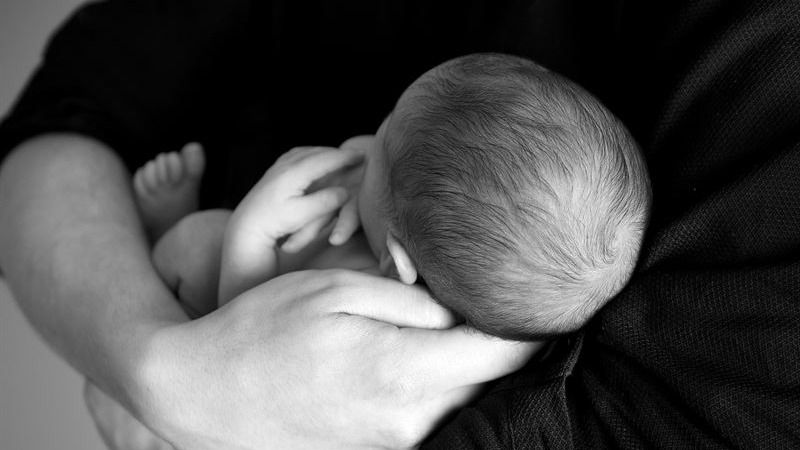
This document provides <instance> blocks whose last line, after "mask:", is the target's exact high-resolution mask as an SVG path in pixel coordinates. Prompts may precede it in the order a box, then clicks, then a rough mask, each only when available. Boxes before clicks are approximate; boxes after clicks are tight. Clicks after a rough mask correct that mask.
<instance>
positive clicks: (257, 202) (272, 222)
mask: <svg viewBox="0 0 800 450" xmlns="http://www.w3.org/2000/svg"><path fill="white" fill-rule="evenodd" d="M362 156H363V152H361V151H359V150H357V149H343V150H339V149H337V148H330V147H298V148H295V149H293V150H291V151H289V152H287V153H286V154H284V155H283V156H281V157H280V158H279V159H278V160H277V161H276V162H275V164H274V165H273V166H272V167H271V168H270V169H269V170H267V172H266V173H265V174H264V176H263V177H262V178H261V180H260V181H259V182H258V183H257V184H256V185H255V187H253V189H251V190H250V192H249V193H248V194H247V196H246V197H245V198H244V200H242V202H241V203H240V204H239V206H238V207H237V208H236V210H235V211H234V212H233V215H232V216H231V219H230V221H229V222H228V227H227V229H226V231H225V239H224V242H223V248H222V263H221V268H220V282H219V304H220V306H222V305H224V304H225V303H226V302H228V301H229V300H230V299H232V298H234V297H235V296H237V295H238V294H240V293H242V292H244V291H246V290H248V289H250V288H252V287H255V286H256V285H258V284H260V283H263V282H265V281H267V280H269V279H270V278H272V277H274V276H275V275H277V245H278V241H279V240H280V239H282V238H285V237H288V238H287V239H286V241H285V242H284V243H283V245H282V246H281V248H282V249H283V250H284V251H287V252H296V251H299V250H300V249H302V248H303V247H304V246H306V245H307V244H308V243H310V242H311V241H312V240H313V239H314V238H315V237H316V236H317V235H318V233H319V231H320V230H321V229H322V228H323V227H324V226H325V225H326V224H327V223H329V222H330V219H331V218H332V216H333V214H334V213H335V212H336V210H338V209H339V208H340V207H341V206H342V205H343V204H344V203H345V202H346V201H347V198H348V192H347V189H345V188H344V187H341V186H334V187H326V188H323V189H320V190H318V191H314V192H311V193H307V192H306V190H307V189H308V188H309V186H311V184H312V183H313V182H314V181H315V180H317V179H319V178H322V177H323V176H325V175H327V174H329V173H332V172H335V171H337V170H339V169H342V168H345V167H347V166H350V165H353V164H356V163H358V162H359V161H360V160H361V158H362Z"/></svg>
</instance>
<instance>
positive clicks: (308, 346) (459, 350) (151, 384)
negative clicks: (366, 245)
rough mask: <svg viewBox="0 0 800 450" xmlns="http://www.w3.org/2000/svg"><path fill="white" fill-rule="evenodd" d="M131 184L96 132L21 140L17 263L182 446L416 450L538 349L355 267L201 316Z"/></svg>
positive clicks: (10, 256) (44, 312)
mask: <svg viewBox="0 0 800 450" xmlns="http://www.w3.org/2000/svg"><path fill="white" fill-rule="evenodd" d="M130 180H131V178H130V174H128V173H127V171H126V170H125V168H124V166H123V165H122V164H121V162H120V160H119V158H118V157H116V156H115V155H114V153H113V152H112V151H111V150H109V149H108V148H106V147H105V146H104V145H102V144H100V143H98V142H95V141H92V140H90V139H87V138H84V137H81V136H68V135H53V136H46V137H42V138H38V139H33V140H30V141H28V142H26V143H23V144H21V145H20V146H19V147H18V148H17V149H16V150H15V152H14V153H13V154H12V155H10V156H9V157H8V158H7V159H6V160H5V161H4V163H3V166H2V169H0V227H2V229H3V230H4V233H2V235H0V263H2V268H3V271H4V273H5V275H6V277H7V279H8V281H9V285H10V286H11V288H12V292H13V293H14V296H15V299H16V300H17V302H18V303H19V304H20V306H21V307H22V309H23V311H24V312H25V314H26V315H27V317H28V318H29V320H30V321H31V323H32V324H33V325H34V326H35V327H36V328H37V329H38V330H39V331H40V332H41V334H42V336H43V337H44V338H45V340H46V341H47V342H48V343H50V344H51V346H53V348H55V349H56V350H57V351H58V352H59V353H60V354H61V355H62V356H63V357H64V358H65V359H66V360H67V361H68V362H69V363H70V364H72V366H73V367H75V368H76V369H77V370H79V371H80V372H81V373H83V374H84V375H86V376H88V377H89V378H90V379H91V380H92V381H93V382H94V383H96V384H97V385H98V386H100V387H101V388H102V390H103V391H104V392H106V393H108V394H109V395H110V397H111V398H113V399H114V400H116V401H118V402H120V403H121V404H122V405H124V407H125V409H126V410H128V411H130V412H131V413H132V417H135V418H137V419H139V420H140V421H141V422H142V423H143V424H144V425H145V426H146V427H147V428H148V429H150V430H153V431H154V432H155V434H157V435H158V436H161V437H162V438H164V439H165V440H166V441H168V442H170V444H172V445H173V446H174V447H176V448H179V449H200V450H203V449H218V448H241V449H260V448H318V447H320V446H323V445H324V446H328V447H334V448H356V447H359V448H371V447H373V448H374V447H383V448H385V447H389V448H408V447H412V446H414V445H416V444H417V443H418V442H419V441H420V440H421V439H422V438H423V437H424V436H426V435H427V433H428V432H429V431H430V429H431V428H430V427H431V424H434V423H437V422H438V420H439V419H440V418H441V417H443V416H444V415H445V414H447V412H449V411H451V410H452V408H454V407H456V406H458V405H460V404H463V402H465V401H466V399H467V398H468V397H469V395H471V394H472V393H473V392H475V389H477V386H479V385H480V383H482V382H484V381H487V380H490V379H494V378H497V377H499V376H502V375H504V374H507V373H510V372H512V371H514V370H516V369H517V368H519V367H520V366H521V365H522V364H524V362H525V361H526V360H527V356H528V355H529V354H530V352H531V351H532V349H531V347H530V346H520V345H516V344H510V343H507V342H504V341H499V340H496V339H491V338H487V337H485V336H482V335H479V334H476V333H474V332H472V331H469V330H466V329H463V328H462V327H455V328H449V327H450V325H452V322H451V321H450V318H449V315H448V314H447V313H446V311H443V310H442V309H441V308H436V307H435V305H432V304H431V303H430V302H429V301H428V300H427V299H426V296H422V295H421V294H420V292H419V291H418V290H416V289H414V288H412V287H409V286H405V285H403V284H401V283H397V282H395V281H393V280H386V279H384V278H380V277H375V276H371V275H367V274H360V273H357V272H348V271H339V270H327V271H301V272H294V273H292V274H288V275H284V276H281V277H278V278H275V279H273V280H271V281H269V282H267V283H264V284H262V285H259V286H258V287H256V288H254V289H251V290H249V291H247V292H245V293H244V294H242V295H240V296H238V297H237V298H236V299H234V300H233V301H231V302H230V304H229V305H226V307H225V308H221V309H218V310H215V311H213V312H212V313H210V314H208V315H206V316H204V317H203V318H201V319H199V320H194V321H189V320H188V317H187V315H186V314H185V313H184V312H183V311H182V309H181V308H180V306H179V304H178V302H177V301H176V299H175V296H174V295H173V294H172V292H170V290H169V289H168V287H167V286H166V285H165V283H164V282H163V281H162V280H161V279H160V277H159V276H158V274H157V272H156V270H155V268H154V267H153V265H152V263H151V259H150V249H149V245H148V243H147V238H146V235H145V233H144V229H143V227H142V225H141V222H140V219H139V214H138V211H137V207H136V205H135V203H134V198H133V193H132V189H131V181H130ZM364 298H369V299H370V301H368V302H365V301H363V300H362V299H364ZM267 300H268V301H267ZM300 355H302V357H300ZM325 373H329V374H330V376H329V377H326V376H321V377H314V376H311V374H325ZM334 374H335V376H334ZM241 380H252V382H249V383H241ZM102 413H103V412H102V411H100V414H102ZM98 425H99V426H101V427H103V426H104V425H103V424H102V423H98ZM112 426H113V425H112ZM120 434H124V433H120ZM117 435H119V434H117ZM120 448H124V447H120Z"/></svg>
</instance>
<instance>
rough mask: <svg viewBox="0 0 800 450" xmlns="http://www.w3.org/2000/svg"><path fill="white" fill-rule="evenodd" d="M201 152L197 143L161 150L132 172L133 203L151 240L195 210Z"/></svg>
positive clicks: (201, 161)
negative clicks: (161, 151) (172, 149)
mask: <svg viewBox="0 0 800 450" xmlns="http://www.w3.org/2000/svg"><path fill="white" fill-rule="evenodd" d="M205 164H206V160H205V154H204V153H203V148H202V147H201V146H200V145H199V144H197V143H191V144H187V145H185V146H184V147H183V149H182V150H181V151H180V152H170V153H162V154H160V155H158V157H156V158H155V159H153V160H152V161H150V162H148V163H147V164H145V165H144V166H142V167H140V168H139V170H137V171H136V174H134V176H133V188H134V192H135V194H136V203H137V204H138V206H139V212H140V214H141V216H142V220H143V222H144V225H145V228H146V229H147V232H148V235H149V236H150V239H151V242H155V241H157V240H158V239H159V238H160V237H161V236H162V235H163V234H164V233H165V232H166V231H167V230H168V229H170V228H171V227H172V226H173V225H175V224H176V223H178V221H179V220H181V219H182V218H184V217H186V216H187V215H188V214H191V213H193V212H195V211H197V200H198V193H199V187H200V179H201V178H202V176H203V171H204V170H205Z"/></svg>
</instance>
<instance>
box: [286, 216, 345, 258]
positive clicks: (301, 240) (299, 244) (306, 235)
mask: <svg viewBox="0 0 800 450" xmlns="http://www.w3.org/2000/svg"><path fill="white" fill-rule="evenodd" d="M332 217H333V214H326V215H324V216H322V217H319V218H317V219H315V220H313V221H311V222H309V223H308V224H307V225H305V226H304V227H303V228H301V229H300V230H299V231H297V232H296V233H294V234H292V235H291V236H289V239H286V242H284V243H283V245H282V246H281V250H283V251H284V252H286V253H297V252H299V251H300V250H302V249H303V248H305V247H306V246H307V245H308V244H310V243H311V242H312V241H313V240H314V239H315V238H316V237H317V236H319V233H320V232H321V231H322V229H323V228H325V227H326V226H327V225H328V224H329V223H331V218H332Z"/></svg>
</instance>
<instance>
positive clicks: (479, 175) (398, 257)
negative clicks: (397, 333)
mask: <svg viewBox="0 0 800 450" xmlns="http://www.w3.org/2000/svg"><path fill="white" fill-rule="evenodd" d="M374 147H375V148H374V149H372V150H371V152H370V153H369V154H368V156H367V168H366V172H365V176H364V181H363V185H362V191H361V193H360V196H359V212H360V214H361V218H362V223H363V226H364V230H365V232H366V234H367V237H368V240H369V242H370V245H371V247H372V249H373V251H374V252H375V254H376V255H377V256H378V257H379V259H380V262H381V267H382V269H384V270H386V269H389V268H390V267H392V268H395V269H396V270H397V272H398V274H399V276H400V278H401V280H403V281H404V282H407V283H413V282H414V281H415V280H416V278H417V274H419V276H420V277H422V279H423V280H424V282H425V283H426V284H427V286H428V288H429V289H430V290H431V292H432V294H433V295H434V297H436V298H437V299H438V300H439V301H441V302H442V303H443V304H445V305H446V306H448V307H449V308H451V309H452V310H454V311H455V312H457V313H458V314H460V315H461V316H463V317H464V318H465V320H466V321H467V323H469V324H471V325H472V326H474V327H476V328H478V329H480V330H481V331H484V332H487V333H489V334H493V335H496V336H500V337H504V338H509V339H536V338H544V337H552V336H555V335H560V334H564V333H569V332H572V331H575V330H576V329H578V328H580V327H581V326H582V325H583V324H585V323H586V322H587V321H588V320H589V318H591V317H592V316H593V315H594V314H595V313H596V312H597V311H598V310H599V309H600V308H601V307H602V306H603V305H604V304H605V303H606V302H607V301H608V300H609V299H611V298H612V297H613V296H614V295H616V294H617V293H618V292H619V291H620V289H622V287H623V286H624V285H625V284H626V282H627V280H628V279H629V277H630V275H631V273H632V271H633V269H634V266H635V264H636V259H637V255H638V252H639V247H640V245H641V242H642V237H643V234H644V230H645V226H646V223H647V219H648V214H649V208H650V202H651V200H650V187H649V181H648V177H647V171H646V166H645V162H644V159H643V157H642V155H641V154H640V152H639V149H638V148H637V146H636V143H635V141H634V140H633V138H632V137H631V136H630V134H629V133H628V131H627V130H626V129H625V127H624V126H623V125H622V123H621V122H620V121H619V120H617V119H616V118H615V117H614V115H613V114H611V113H610V112H609V111H608V110H607V109H606V108H605V107H603V105H602V104H600V102H598V101H597V100H596V99H595V98H594V97H593V96H591V95H590V94H589V93H588V92H586V91H585V90H583V89H582V88H580V87H579V86H577V85H575V84H574V83H572V82H571V81H569V80H567V79H566V78H564V77H561V76H560V75H558V74H556V73H553V72H550V71H548V70H547V69H544V68H542V67H540V66H538V65H536V64H535V63H533V62H531V61H528V60H525V59H522V58H517V57H512V56H507V55H498V54H480V55H470V56H465V57H461V58H457V59H455V60H452V61H448V62H446V63H444V64H442V65H440V66H438V67H436V68H434V69H432V70H430V71H429V72H427V73H425V74H424V75H422V77H420V78H419V79H418V80H417V81H415V82H414V83H413V84H412V85H411V86H410V87H409V88H408V89H407V90H406V91H405V92H404V93H403V95H402V96H401V98H400V99H399V100H398V102H397V105H396V106H395V108H394V110H393V111H392V113H391V114H390V115H389V117H387V119H386V120H385V121H384V123H383V124H382V125H381V128H380V129H379V130H378V133H377V135H376V139H375V146H374Z"/></svg>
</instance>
